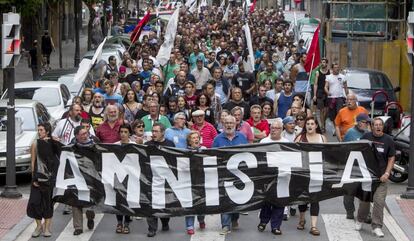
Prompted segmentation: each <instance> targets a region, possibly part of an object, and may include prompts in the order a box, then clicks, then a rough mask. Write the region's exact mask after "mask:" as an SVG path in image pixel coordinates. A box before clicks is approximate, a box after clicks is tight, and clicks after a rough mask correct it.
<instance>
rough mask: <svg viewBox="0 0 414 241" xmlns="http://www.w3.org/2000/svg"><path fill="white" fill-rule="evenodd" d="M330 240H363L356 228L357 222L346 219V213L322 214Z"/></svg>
mask: <svg viewBox="0 0 414 241" xmlns="http://www.w3.org/2000/svg"><path fill="white" fill-rule="evenodd" d="M322 218H323V221H324V223H325V229H326V233H327V234H328V239H329V241H340V240H347V241H363V239H362V237H361V235H360V234H359V232H358V231H356V230H355V222H354V221H353V220H349V219H346V217H345V215H344V214H322Z"/></svg>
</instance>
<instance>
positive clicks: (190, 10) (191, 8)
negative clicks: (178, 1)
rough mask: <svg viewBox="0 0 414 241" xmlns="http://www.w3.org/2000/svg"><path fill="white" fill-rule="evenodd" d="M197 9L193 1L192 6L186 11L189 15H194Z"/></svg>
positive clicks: (195, 2)
mask: <svg viewBox="0 0 414 241" xmlns="http://www.w3.org/2000/svg"><path fill="white" fill-rule="evenodd" d="M196 8H197V1H194V3H193V5H191V7H190V8H189V9H188V11H189V12H190V13H194V12H195V10H196Z"/></svg>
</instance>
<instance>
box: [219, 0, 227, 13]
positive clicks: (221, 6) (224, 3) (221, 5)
mask: <svg viewBox="0 0 414 241" xmlns="http://www.w3.org/2000/svg"><path fill="white" fill-rule="evenodd" d="M225 5H226V0H223V1H222V2H221V4H220V7H219V8H220V9H221V11H223V10H224V6H225Z"/></svg>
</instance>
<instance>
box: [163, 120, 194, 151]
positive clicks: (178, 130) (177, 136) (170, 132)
mask: <svg viewBox="0 0 414 241" xmlns="http://www.w3.org/2000/svg"><path fill="white" fill-rule="evenodd" d="M185 123H186V117H185V114H184V113H183V112H178V113H177V114H175V115H174V126H172V127H170V128H168V129H167V130H166V131H165V139H167V140H170V141H172V142H174V144H175V147H177V148H183V149H187V135H188V134H189V133H190V132H191V130H190V129H188V128H187V127H186V126H185Z"/></svg>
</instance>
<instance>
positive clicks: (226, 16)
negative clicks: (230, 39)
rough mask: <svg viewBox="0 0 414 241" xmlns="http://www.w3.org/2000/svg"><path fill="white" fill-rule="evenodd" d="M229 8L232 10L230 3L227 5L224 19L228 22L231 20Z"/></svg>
mask: <svg viewBox="0 0 414 241" xmlns="http://www.w3.org/2000/svg"><path fill="white" fill-rule="evenodd" d="M229 10H230V4H229V5H227V8H226V12H225V13H224V15H223V21H224V22H228V21H229Z"/></svg>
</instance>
